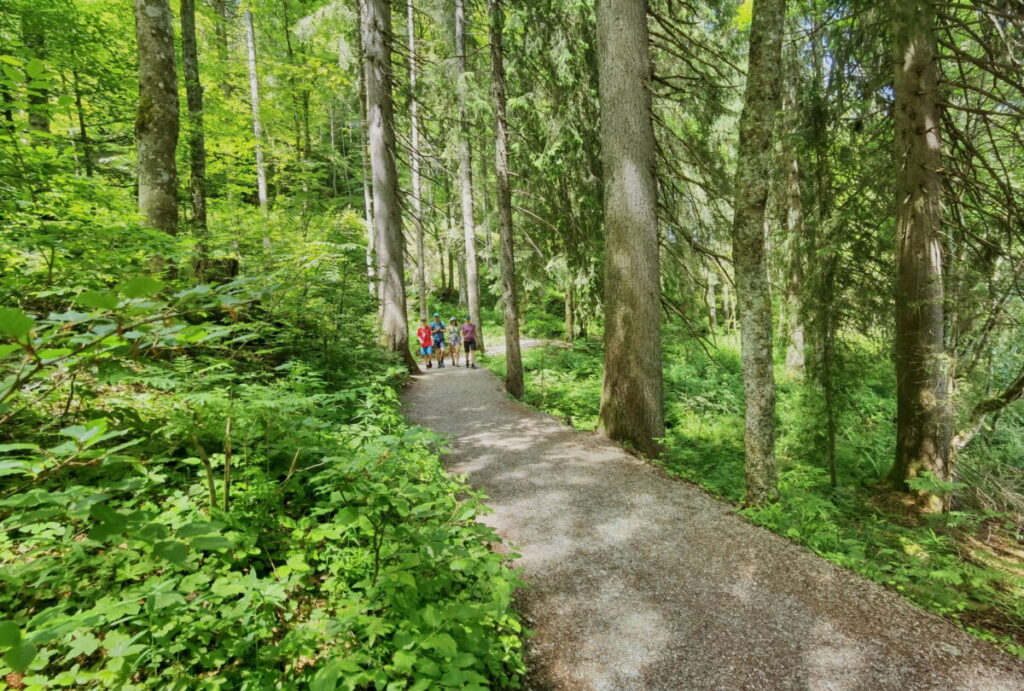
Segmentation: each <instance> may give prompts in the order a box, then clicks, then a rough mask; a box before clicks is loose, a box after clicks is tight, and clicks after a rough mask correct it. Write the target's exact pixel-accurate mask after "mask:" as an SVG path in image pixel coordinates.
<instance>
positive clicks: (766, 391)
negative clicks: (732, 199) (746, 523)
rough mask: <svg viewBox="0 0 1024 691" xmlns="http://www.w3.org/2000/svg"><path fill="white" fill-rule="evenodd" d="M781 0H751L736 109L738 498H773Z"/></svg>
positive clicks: (734, 235)
mask: <svg viewBox="0 0 1024 691" xmlns="http://www.w3.org/2000/svg"><path fill="white" fill-rule="evenodd" d="M785 16H786V0H754V7H753V20H752V23H751V27H750V57H749V60H748V67H747V89H746V94H745V97H744V104H743V113H742V115H741V116H740V128H739V129H740V140H739V149H738V151H737V159H738V164H737V167H736V205H735V217H734V219H733V229H732V238H733V266H734V267H735V275H736V300H737V309H738V311H739V320H740V341H741V349H742V357H743V388H744V394H745V402H746V425H745V426H746V433H745V437H746V439H745V446H746V472H747V492H746V498H745V501H746V503H747V504H748V505H752V506H757V505H762V504H765V503H767V502H772V501H775V500H776V499H777V498H778V495H779V491H778V476H777V471H776V467H775V372H774V370H773V362H772V303H771V293H770V286H769V281H768V267H767V262H766V258H765V255H766V248H765V207H766V206H767V202H768V181H769V180H770V179H771V177H772V172H773V168H774V164H775V159H774V156H773V155H772V125H773V123H774V121H775V114H776V111H778V109H779V106H780V103H781V93H780V87H781V80H780V70H781V65H782V36H783V26H784V20H785Z"/></svg>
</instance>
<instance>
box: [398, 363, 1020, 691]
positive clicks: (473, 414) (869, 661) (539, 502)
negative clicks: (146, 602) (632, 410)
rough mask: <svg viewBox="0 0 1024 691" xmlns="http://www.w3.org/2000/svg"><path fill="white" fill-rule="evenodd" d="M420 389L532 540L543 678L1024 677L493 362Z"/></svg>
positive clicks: (478, 482) (793, 682)
mask: <svg viewBox="0 0 1024 691" xmlns="http://www.w3.org/2000/svg"><path fill="white" fill-rule="evenodd" d="M404 401H405V409H406V414H407V416H408V417H409V418H410V419H411V420H412V421H413V422H415V423H417V424H420V425H423V426H425V427H429V428H431V429H433V430H435V431H437V432H439V433H441V434H443V435H444V436H446V437H448V438H449V439H450V440H451V441H452V451H451V454H450V455H449V456H448V457H447V463H448V468H449V470H450V471H451V472H453V473H458V474H463V473H465V474H467V475H468V476H469V480H470V482H471V483H472V484H473V485H474V486H475V487H479V488H482V489H483V490H485V491H486V492H487V494H488V495H489V496H490V501H489V504H490V506H491V508H492V509H493V510H494V513H492V514H490V515H488V516H486V517H485V518H484V520H485V521H486V522H487V523H488V524H490V525H492V526H494V528H496V529H497V531H498V533H499V534H500V535H501V536H502V537H503V538H504V539H505V540H506V541H508V543H509V544H510V545H511V546H512V547H513V548H514V549H515V551H516V552H517V553H518V554H520V555H521V557H520V558H519V559H518V560H517V561H516V562H515V565H516V566H517V567H519V568H522V569H523V572H524V578H525V580H526V582H527V583H528V584H529V588H528V589H526V590H524V591H523V592H522V593H521V596H520V598H519V600H520V608H521V611H522V613H523V615H524V617H525V619H526V623H527V625H528V626H530V628H532V629H533V631H534V633H535V635H534V637H533V638H532V639H530V641H529V642H528V646H529V656H528V664H529V666H530V677H529V686H530V687H532V688H564V689H624V688H642V689H682V688H758V689H765V688H775V689H777V688H830V689H852V688H869V689H917V688H921V689H924V688H942V689H953V688H970V689H1018V688H1019V689H1024V662H1021V661H1019V660H1017V659H1016V658H1013V657H1011V656H1009V655H1007V654H1005V653H1003V652H1002V651H1000V650H998V649H996V648H995V647H993V646H991V645H988V644H986V643H984V642H981V641H979V640H976V639H974V638H972V637H971V636H969V635H968V634H966V633H964V632H963V631H961V630H960V629H957V628H956V627H954V626H953V625H951V624H949V623H947V622H945V621H943V620H942V619H940V618H939V617H937V616H934V615H932V614H929V613H927V612H924V611H922V610H919V609H917V608H916V607H914V606H913V605H912V604H910V603H909V602H907V601H906V600H904V599H903V598H901V597H900V596H899V595H897V594H896V593H893V592H890V591H888V590H886V589H885V588H883V587H881V586H879V585H877V584H875V583H872V582H870V581H868V580H866V579H864V578H862V577H860V576H858V575H856V574H854V573H852V572H849V571H846V570H844V569H841V568H839V567H836V566H834V565H832V564H830V563H828V562H827V561H825V560H824V559H821V558H820V557H817V556H816V555H814V554H812V553H811V552H809V551H808V550H806V549H804V548H803V547H800V546H799V545H796V544H794V543H791V542H789V541H787V540H785V539H783V538H781V537H779V536H777V535H774V534H772V533H770V532H768V531H767V530H764V529H762V528H759V527H756V526H754V525H751V524H750V523H747V522H746V521H744V520H743V519H742V518H741V517H739V516H738V515H737V514H736V512H735V511H734V509H733V508H732V507H730V506H729V505H728V504H726V503H724V502H722V501H719V500H716V499H714V498H712V497H711V496H709V495H707V494H706V493H704V492H703V491H701V490H699V489H697V488H695V487H693V486H691V485H689V484H687V483H685V482H682V481H679V480H677V479H673V478H670V477H669V476H667V475H665V474H664V473H663V472H661V471H660V470H658V469H657V468H655V467H653V466H652V465H650V464H648V463H646V462H644V461H641V460H638V459H636V458H634V457H632V456H630V455H629V454H628V453H626V452H624V451H623V450H622V449H621V448H619V447H618V446H616V445H615V444H612V443H611V442H608V441H606V440H604V439H602V438H600V437H598V436H596V435H593V434H589V433H584V432H577V431H575V430H573V429H571V428H570V427H567V426H566V425H564V424H562V423H561V422H559V421H557V420H555V419H553V418H551V417H549V416H547V415H544V414H541V413H538V412H535V411H532V410H530V409H529V408H526V407H525V406H523V405H521V404H519V403H517V402H515V401H513V400H511V399H510V398H508V397H507V396H506V395H505V393H504V391H503V390H502V388H501V386H500V385H499V383H498V382H497V380H496V379H495V378H494V376H493V375H492V374H491V373H490V372H488V371H487V370H484V369H481V370H466V369H463V368H453V369H449V370H445V371H437V372H433V371H432V372H430V373H428V374H423V375H420V376H417V377H415V379H414V382H413V383H412V385H411V386H410V387H409V388H408V390H407V391H406V393H405V395H404Z"/></svg>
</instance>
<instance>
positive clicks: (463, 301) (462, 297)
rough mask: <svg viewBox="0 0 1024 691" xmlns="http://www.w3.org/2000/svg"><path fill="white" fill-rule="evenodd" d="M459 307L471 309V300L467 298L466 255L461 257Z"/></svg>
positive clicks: (459, 260) (459, 263)
mask: <svg viewBox="0 0 1024 691" xmlns="http://www.w3.org/2000/svg"><path fill="white" fill-rule="evenodd" d="M457 263H458V265H459V307H465V308H466V309H469V298H468V297H467V290H466V257H465V255H464V254H460V255H459V259H458V262H457Z"/></svg>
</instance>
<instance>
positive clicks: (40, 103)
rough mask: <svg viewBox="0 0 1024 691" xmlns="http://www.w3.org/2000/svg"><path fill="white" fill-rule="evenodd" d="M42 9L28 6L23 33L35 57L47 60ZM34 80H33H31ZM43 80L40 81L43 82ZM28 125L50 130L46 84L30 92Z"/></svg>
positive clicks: (26, 45) (40, 129)
mask: <svg viewBox="0 0 1024 691" xmlns="http://www.w3.org/2000/svg"><path fill="white" fill-rule="evenodd" d="M41 20H42V17H41V16H40V11H39V10H38V9H35V8H31V7H29V8H27V9H26V10H25V14H23V15H22V20H21V26H22V33H23V34H24V36H25V47H27V48H28V49H29V50H30V51H32V55H33V57H35V58H36V59H38V60H42V61H43V62H45V61H46V29H45V28H44V27H43V22H42V21H41ZM29 81H32V80H29ZM41 83H42V82H40V84H41ZM28 104H29V108H28V125H29V127H31V128H32V129H33V130H35V131H36V132H49V131H50V113H49V110H48V109H49V105H50V90H49V89H48V88H47V87H45V86H33V87H31V90H30V91H29V94H28Z"/></svg>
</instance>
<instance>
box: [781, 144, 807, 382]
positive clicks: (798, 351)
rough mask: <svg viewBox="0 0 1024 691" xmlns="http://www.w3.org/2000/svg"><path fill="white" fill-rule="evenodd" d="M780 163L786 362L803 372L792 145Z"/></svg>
mask: <svg viewBox="0 0 1024 691" xmlns="http://www.w3.org/2000/svg"><path fill="white" fill-rule="evenodd" d="M783 165H785V173H786V210H785V219H784V220H785V230H786V245H787V248H788V250H789V257H787V259H788V266H787V267H786V268H787V273H788V276H787V281H786V290H785V292H784V295H785V297H786V303H787V304H786V308H787V309H786V313H787V315H788V317H789V318H788V320H787V323H786V328H787V330H788V332H789V342H788V343H787V345H786V366H787V367H789V368H791V369H794V370H797V371H799V372H802V371H803V370H804V361H805V358H804V322H803V312H804V309H803V300H801V296H802V294H803V289H804V288H803V282H804V266H803V256H802V245H803V235H804V210H803V203H802V201H801V198H800V161H799V159H798V158H797V156H796V152H795V151H793V149H792V147H790V146H785V147H784V148H783Z"/></svg>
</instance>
